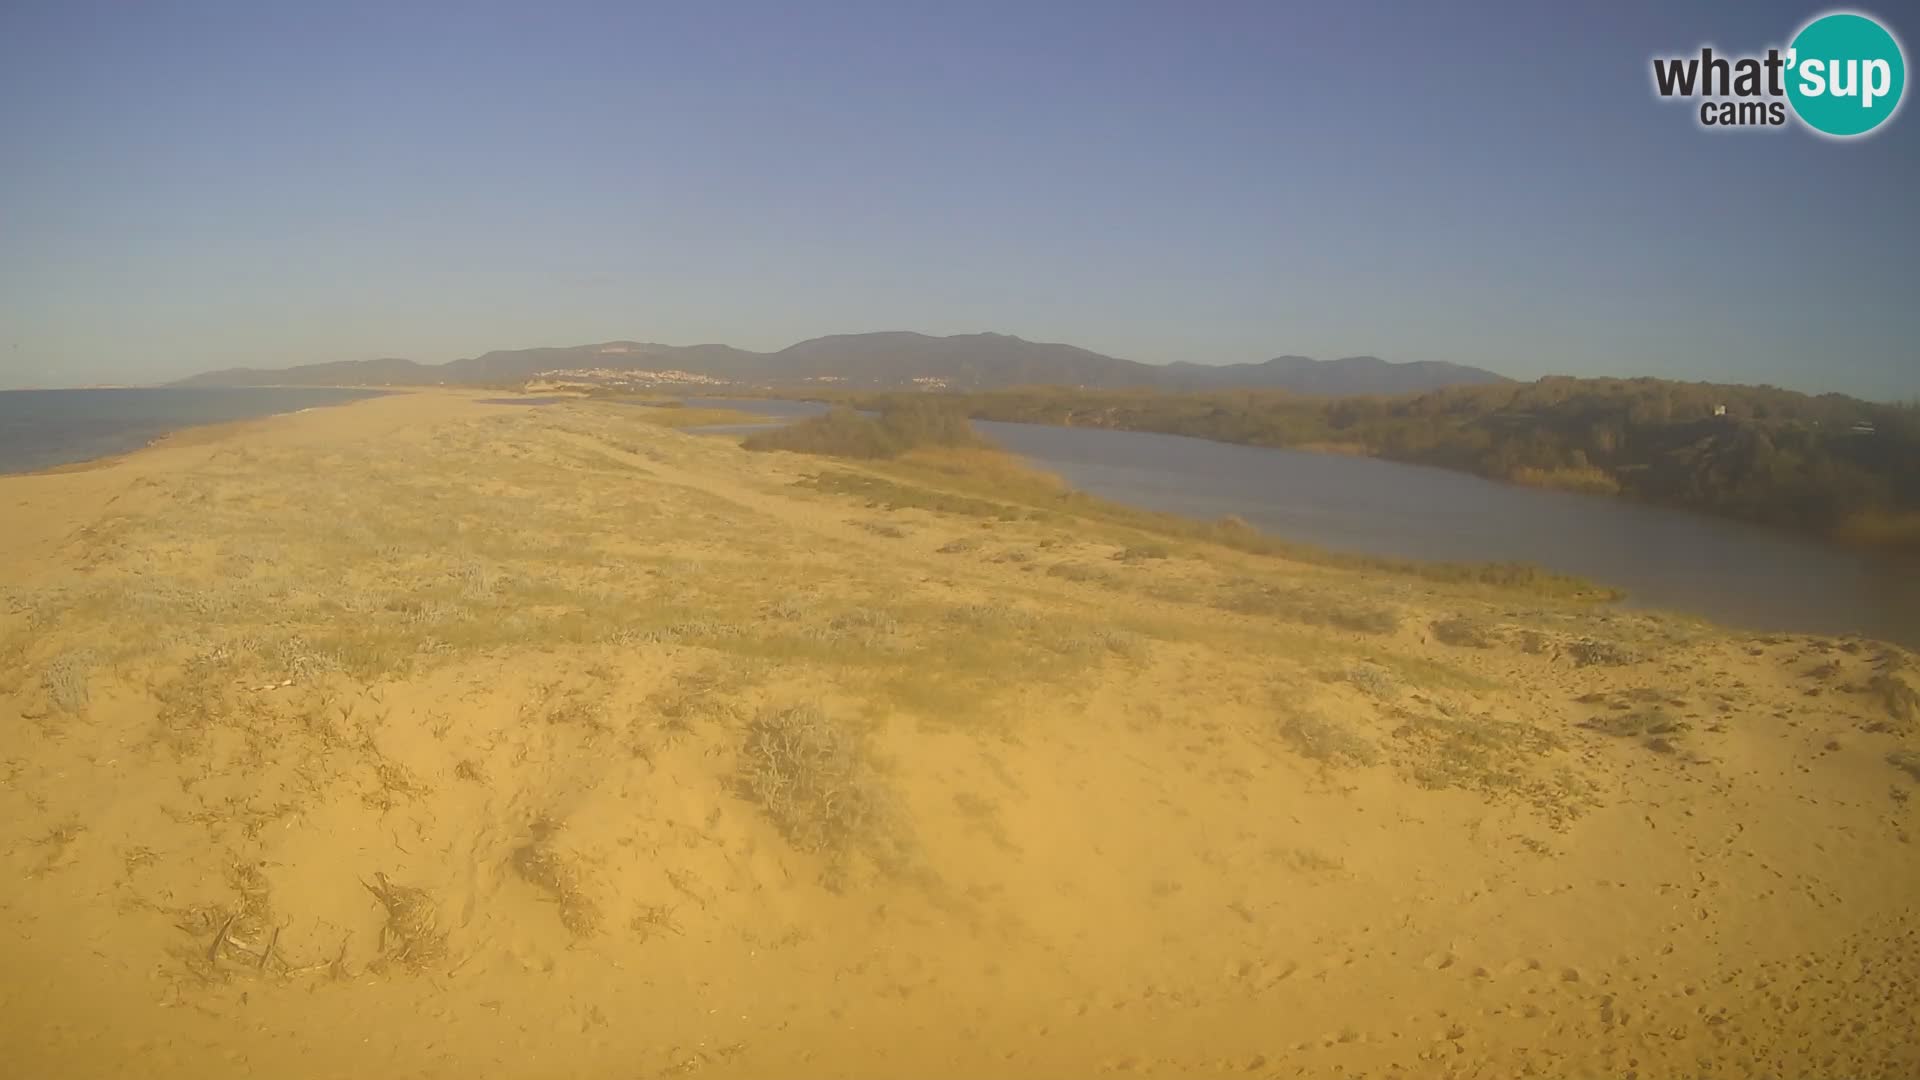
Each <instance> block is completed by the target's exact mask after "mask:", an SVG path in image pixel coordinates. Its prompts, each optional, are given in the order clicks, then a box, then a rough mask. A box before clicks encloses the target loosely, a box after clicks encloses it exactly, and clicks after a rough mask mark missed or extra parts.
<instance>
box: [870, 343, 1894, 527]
mask: <svg viewBox="0 0 1920 1080" xmlns="http://www.w3.org/2000/svg"><path fill="white" fill-rule="evenodd" d="M916 400H918V401H920V402H923V403H924V402H926V401H927V397H926V396H925V395H911V394H907V395H879V396H876V397H869V398H863V399H860V401H859V403H861V404H865V405H870V406H882V405H889V404H891V405H898V404H901V403H903V402H909V401H916ZM940 400H942V401H944V402H945V403H947V404H948V405H949V406H958V407H959V408H962V409H964V410H965V411H966V413H967V414H968V415H970V416H973V417H975V418H979V419H989V420H1018V421H1028V422H1037V423H1047V424H1063V425H1069V426H1078V427H1107V428H1121V429H1126V430H1133V431H1158V432H1166V433H1170V434H1176V435H1192V436H1198V437H1200V438H1206V439H1215V440H1218V441H1222V442H1236V443H1249V444H1252V445H1256V446H1279V447H1303V448H1313V449H1340V450H1346V451H1349V452H1355V453H1364V454H1370V455H1374V456H1377V457H1383V458H1390V459H1393V460H1396V461H1407V462H1415V463H1420V464H1428V465H1440V466H1445V467H1448V468H1454V469H1462V470H1466V471H1470V472H1475V473H1479V474H1480V475H1483V476H1489V477H1494V478H1496V479H1502V480H1512V481H1518V482H1523V483H1537V484H1547V485H1553V486H1565V487H1573V488H1579V489H1583V490H1592V491H1608V492H1611V491H1617V492H1619V493H1621V494H1625V495H1628V496H1631V497H1634V498H1639V499H1645V500H1648V501H1650V502H1657V503H1663V504H1666V505H1670V506H1680V507H1688V508H1692V509H1697V510H1704V511H1708V512H1711V513H1716V514H1724V515H1728V516H1732V517H1738V518H1744V519H1747V520H1751V521H1759V522H1765V523H1768V524H1774V525H1780V526H1785V527H1790V528H1796V529H1803V530H1809V531H1814V532H1819V533H1823V534H1835V533H1842V534H1851V535H1854V536H1858V537H1861V538H1866V539H1873V540H1878V541H1881V542H1887V543H1897V544H1899V545H1901V546H1912V547H1915V548H1916V549H1920V407H1916V406H1915V405H1884V404H1875V403H1871V402H1865V401H1859V400H1856V399H1854V398H1849V397H1845V396H1843V395H1839V394H1823V395H1820V396H1810V395H1806V394H1799V393H1794V392H1792V391H1788V390H1781V389H1778V388H1775V387H1769V386H1759V387H1755V386H1724V385H1716V384H1710V383H1679V382H1669V381H1666V380H1661V379H1574V378H1566V377H1555V378H1546V379H1541V380H1539V381H1538V382H1533V383H1507V384H1498V385H1489V386H1462V387H1452V388H1449V389H1444V390H1437V391H1434V392H1431V393H1426V394H1420V395H1417V396H1409V397H1392V398H1386V397H1379V398H1373V397H1367V398H1313V397H1302V396H1296V395H1292V394H1287V393H1282V392H1276V391H1231V392H1219V393H1204V394H1163V393H1154V392H1151V391H1086V390H1062V389H1047V388H1039V389H1019V390H1005V391H994V392H987V393H979V394H969V395H941V396H940ZM922 407H923V408H924V407H925V406H924V405H923V406H922Z"/></svg>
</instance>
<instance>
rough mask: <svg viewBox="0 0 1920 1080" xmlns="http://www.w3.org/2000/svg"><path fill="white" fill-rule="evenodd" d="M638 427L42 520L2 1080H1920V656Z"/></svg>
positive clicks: (484, 417) (1, 566)
mask: <svg viewBox="0 0 1920 1080" xmlns="http://www.w3.org/2000/svg"><path fill="white" fill-rule="evenodd" d="M644 412H645V411H644V410H635V409H631V408H623V407H620V406H616V405H603V404H593V403H579V404H566V405H556V406H550V407H546V408H539V409H529V408H518V407H505V406H499V405H487V404H481V403H478V402H476V401H474V400H472V399H470V398H468V397H464V396H462V395H459V394H439V393H422V394H414V395H400V396H394V397H388V398H380V399H374V400H370V401H366V402H361V403H357V404H354V405H351V406H346V407H341V408H334V409H325V410H317V411H313V412H308V413H303V414H299V415H295V416H286V417H278V418H273V419H270V420H264V421H258V422H252V423H248V424H245V425H238V426H236V427H234V428H231V429H224V430H221V431H219V432H213V433H205V434H202V435H199V436H195V437H193V438H185V439H179V440H173V441H171V442H169V443H168V444H166V445H162V446H160V447H157V448H154V449H151V450H147V451H143V452H141V453H139V454H135V455H131V456H129V457H127V458H124V459H120V460H118V461H115V462H111V463H107V464H104V465H102V466H101V467H98V468H94V469H90V470H86V471H79V472H68V473H62V474H57V475H44V476H27V477H13V478H4V479H0V507H4V508H5V512H6V516H7V522H8V525H7V528H6V529H5V530H4V535H0V556H3V558H0V585H4V601H5V603H4V605H3V606H0V860H4V863H5V870H4V874H3V875H0V916H3V917H0V969H3V970H5V971H6V973H7V975H6V977H5V979H4V980H0V1063H3V1064H0V1070H3V1071H4V1072H5V1073H6V1074H7V1075H12V1076H22V1077H35V1076H47V1077H52V1076H60V1077H75V1076H108V1075H127V1074H139V1075H144V1076H154V1077H174V1076H178V1077H189V1076H191V1077H209V1076H255V1075H281V1076H298V1077H334V1076H339V1077H349V1076H350V1077H355V1078H361V1077H366V1076H369V1075H371V1076H383V1077H384V1076H419V1077H439V1076H449V1077H451V1076H475V1075H484V1076H609V1077H653V1076H679V1075H701V1076H860V1077H866V1076H929V1077H932V1076H956V1077H957V1076H982V1075H1006V1076H1036V1077H1037V1076H1048V1077H1057V1076H1080V1075H1091V1074H1096V1073H1107V1072H1112V1073H1132V1074H1143V1075H1163V1076H1186V1075H1193V1074H1197V1073H1214V1072H1221V1073H1233V1074H1243V1075H1251V1076H1271V1077H1287V1076H1334V1075H1338V1076H1342V1077H1347V1078H1354V1077H1363V1076H1371V1077H1385V1076H1460V1077H1510V1076H1525V1075H1539V1076H1552V1077H1581V1076H1596V1077H1597V1076H1607V1077H1617V1076H1638V1077H1663V1076H1681V1075H1688V1076H1692V1075H1725V1076H1779V1077H1798V1076H1812V1075H1820V1076H1848V1077H1911V1076H1915V1075H1920V1030H1917V1022H1916V1016H1917V1015H1920V948H1916V947H1917V946H1920V929H1916V927H1920V920H1916V915H1920V910H1917V909H1920V862H1916V859H1915V858H1914V848H1913V846H1912V843H1911V841H1912V837H1913V834H1914V832H1915V831H1916V827H1917V826H1920V811H1917V810H1916V804H1915V801H1914V799H1913V795H1914V793H1915V791H1916V789H1920V739H1917V738H1916V732H1917V731H1920V693H1916V688H1917V687H1920V664H1916V662H1915V660H1914V658H1913V657H1912V656H1910V655H1909V654H1907V653H1906V652H1904V651H1903V650H1900V649H1897V648H1894V647H1891V646H1887V645H1882V644H1879V643H1876V642H1869V641H1855V640H1828V639H1816V638H1806V637H1764V638H1761V637H1754V636H1751V635H1744V634H1739V633H1733V632H1728V631H1725V630H1721V629H1718V628H1714V627H1711V626H1706V625H1703V624H1700V623H1698V622H1695V621H1691V620H1687V619H1683V618H1679V617H1668V616H1658V615H1649V614H1644V613H1632V614H1619V613H1606V612H1602V611H1596V610H1593V609H1590V608H1581V607H1577V606H1574V605H1570V604H1564V603H1560V602H1557V601H1552V600H1546V599H1541V598H1538V597H1534V596H1529V595H1526V594H1521V593H1502V592H1495V591H1489V590H1473V589H1466V588H1454V587H1446V586H1440V585H1435V584H1433V583H1430V582H1425V581H1418V580H1413V579H1407V578H1399V577H1393V576H1386V575H1371V576H1370V575H1362V574H1357V573H1352V572H1347V571H1337V570H1329V569H1326V568H1323V567H1313V566H1304V565H1298V564H1293V563H1288V562H1284V561H1281V560H1276V559H1272V558H1261V557H1255V556H1249V555H1244V554H1240V553H1236V552H1232V551H1227V550H1222V549H1217V548H1211V547H1207V546H1205V545H1201V544H1195V543H1187V542H1171V543H1161V542H1157V541H1155V540H1154V539H1153V538H1152V537H1146V536H1142V535H1139V534H1134V533H1128V532H1127V531H1125V530H1123V529H1119V528H1116V527H1112V526H1104V525H1095V524H1091V523H1087V522H1083V521H1076V520H1075V519H1073V518H1072V517H1071V516H1068V515H1064V514H1060V513H1050V512H1047V511H1046V510H1044V509H1041V510H1035V509H1034V508H1032V507H1026V506H1015V505H1009V506H992V505H987V504H983V503H981V502H980V500H978V499H977V498H971V499H959V500H951V501H950V502H948V503H945V504H941V505H943V506H944V508H943V509H941V510H938V511H934V510H928V509H919V508H897V509H890V508H889V507H888V506H885V505H874V504H870V503H868V502H866V501H862V500H859V499H854V498H849V497H847V496H845V495H841V494H834V493H833V492H832V490H831V489H832V487H833V485H831V484H821V483H818V482H817V481H814V480H811V479H810V478H814V477H818V476H819V475H821V474H822V473H827V474H832V473H835V472H837V471H845V470H849V469H853V468H855V467H854V466H850V465H844V464H839V463H832V462H827V461H824V460H821V459H814V458H806V457H800V456H794V455H785V454H772V455H754V454H748V453H746V452H744V451H742V450H740V449H739V448H738V447H737V446H735V445H733V444H732V443H730V442H728V441H726V440H724V439H720V438H714V437H703V436H698V435H689V434H684V433H681V432H677V431H673V430H669V429H668V428H666V427H662V426H659V425H656V424H652V423H649V422H647V417H646V416H644V415H642V414H643V413H644ZM823 489H826V490H823Z"/></svg>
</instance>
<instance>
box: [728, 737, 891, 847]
mask: <svg viewBox="0 0 1920 1080" xmlns="http://www.w3.org/2000/svg"><path fill="white" fill-rule="evenodd" d="M737 781H738V785H739V788H740V792H741V794H742V795H743V796H745V797H746V798H748V799H750V800H752V801H753V802H755V803H757V804H758V805H759V806H760V808H761V810H763V811H764V812H765V813H766V815H767V817H768V818H769V819H770V820H771V821H772V822H773V824H774V827H775V828H777V829H779V830H780V835H781V836H783V837H785V838H786V840H787V842H788V843H789V844H792V845H793V846H794V847H795V848H797V849H799V850H801V851H804V852H807V853H809V854H817V855H825V856H827V857H829V858H839V857H842V856H845V855H847V854H849V853H851V852H853V851H856V850H866V851H868V852H869V853H870V854H872V855H874V856H875V859H876V862H879V863H881V864H882V865H883V866H887V865H889V864H890V863H893V862H896V861H897V856H899V855H900V854H901V853H902V852H903V850H904V847H903V845H904V823H903V822H902V821H901V819H900V817H899V814H898V811H897V809H896V803H895V800H894V798H893V794H892V792H891V791H890V790H889V789H888V787H887V786H886V784H885V783H884V781H883V779H882V777H881V776H880V774H879V771H878V770H877V769H876V768H875V766H874V764H873V761H872V759H871V758H870V756H869V755H868V752H867V750H866V746H865V743H864V740H863V739H862V738H861V737H860V736H859V735H858V734H857V733H855V732H853V731H851V730H849V729H848V728H846V727H845V726H843V725H841V724H839V723H837V722H836V721H834V720H833V719H832V718H830V717H828V716H827V715H826V714H825V713H823V712H821V711H820V710H819V709H818V708H815V707H814V706H812V705H795V706H790V707H788V708H785V709H777V710H772V711H769V712H765V713H762V714H761V715H759V716H758V717H755V718H754V719H753V720H752V721H750V722H749V723H748V724H747V734H746V739H745V741H744V742H743V744H742V745H741V748H740V763H739V770H738V776H737Z"/></svg>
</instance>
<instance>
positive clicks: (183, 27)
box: [0, 0, 1920, 398]
mask: <svg viewBox="0 0 1920 1080" xmlns="http://www.w3.org/2000/svg"><path fill="white" fill-rule="evenodd" d="M1821 10H1825V9H1824V8H1823V7H1820V6H1816V5H1811V4H1777V3H1727V4H1716V5H1706V4H1673V3H1645V4H1604V5H1603V4H1588V5H1576V4H1557V3H1516V4H1502V5H1494V4H1473V5H1454V4H1429V3H1415V2H1406V3H1393V4H1370V3H1338V4H1334V3H1328V4H1325V5H1310V4H1283V3H1277V2H1272V3H1248V4H1230V3H1201V4H1194V3H1165V4H1129V3H1088V4H1046V3H1017V4H1004V5H1002V4H990V3H983V2H963V3H947V4H919V3H902V2H898V0H895V2H890V3H874V4H858V5H854V4H839V5H830V4H824V3H822V4H791V3H786V4H765V5H759V4H755V5H742V4H727V3H721V2H715V3H675V4H668V5H658V6H654V5H647V4H639V3H609V4H569V3H561V2H554V3H525V2H517V3H512V4H486V3H444V4H431V3H382V4H368V5H355V4H348V3H339V2H332V0H329V2H324V3H319V2H316V3H307V4H277V3H233V4H180V3H152V4H146V3H142V4H127V3H113V4H90V3H84V2H75V0H56V2H39V0H7V2H6V3H4V4H0V385H62V384H76V383H86V382H95V381H136V382H137V381H149V380H156V379H161V378H169V377H174V376H179V375H184V374H188V373H191V372H194V371H198V370H203V369H206V368H212V367H221V366H228V365H233V364H253V365H264V366H279V365H283V364H292V363H303V362H310V361H317V360H334V359H353V358H366V357H376V356H406V357H411V358H414V359H417V360H421V361H424V362H438V361H444V360H448V359H452V358H455V357H458V356H465V355H472V354H476V353H479V352H483V351H486V350H488V349H493V348H514V347H522V346H530V345H554V344H576V343H583V342H590V341H599V340H606V339H612V338H637V339H641V340H653V341H662V342H668V343H675V344H687V343H693V342H702V341H724V342H729V343H732V344H736V345H741V346H745V347H748V348H760V349H768V348H776V347H779V346H783V345H786V344H789V343H791V342H793V341H796V340H800V339H803V338H806V337H811V336H814V335H817V334H824V333H837V332H849V331H858V330H877V329H913V330H921V331H925V332H929V333H940V334H944V333H955V332H962V331H973V330H997V331H1002V332H1006V333H1013V334H1018V335H1020V336H1023V337H1027V338H1032V339H1037V340H1055V341H1068V342H1072V343H1075V344H1079V345H1084V346H1086V347H1088V348H1092V349H1097V350H1100V351H1102V352H1108V353H1112V354H1115V355H1119V356H1125V357H1130V358H1133V359H1139V360H1147V361H1155V362H1158V361H1168V360H1192V361H1198V362H1227V361H1246V360H1261V359H1265V358H1267V357H1270V356H1273V355H1276V354H1280V353H1305V354H1308V355H1314V356H1321V357H1330V356H1340V355H1349V354H1355V353H1374V354H1378V355H1381V356H1385V357H1387V358H1388V359H1395V360H1413V359H1426V360H1452V361H1457V362H1462V363H1471V364H1480V365H1484V366H1487V367H1491V368H1494V369H1496V370H1499V371H1503V372H1506V373H1509V374H1512V375H1516V376H1520V377H1533V376H1537V375H1541V374H1546V373H1574V374H1592V375H1601V374H1608V375H1633V374H1657V375H1664V376H1670V377H1677V378H1699V379H1716V380H1729V381H1741V382H1773V383H1777V384H1781V385H1787V386H1793V387H1797V388H1802V389H1815V390H1822V389H1837V390H1842V391H1846V392H1851V393H1857V394H1863V395H1867V396H1871V397H1878V398H1891V397H1900V398H1905V397H1910V396H1913V395H1916V394H1920V350H1917V348H1916V342H1920V288H1917V287H1916V285H1917V284H1920V282H1917V280H1916V273H1915V270H1914V266H1915V256H1916V242H1917V241H1920V209H1916V194H1915V193H1916V192H1917V191H1920V167H1917V166H1920V111H1916V108H1915V107H1914V106H1912V105H1911V104H1909V105H1908V107H1906V108H1905V109H1903V111H1902V113H1901V114H1900V115H1899V116H1898V117H1896V118H1895V119H1894V121H1893V122H1892V126H1891V128H1890V129H1888V130H1885V131H1883V132H1882V133H1881V134H1879V135H1877V136H1875V137H1872V138H1870V139H1868V140H1865V141H1856V142H1853V143H1837V142H1829V141H1824V140H1821V139H1817V138H1815V137H1813V136H1811V135H1809V134H1808V133H1806V132H1805V131H1803V130H1800V129H1798V128H1789V129H1787V130H1778V129H1772V130H1760V131H1748V132H1739V133H1710V132H1705V131H1702V130H1700V129H1698V128H1697V127H1696V126H1695V123H1694V120H1693V117H1692V114H1691V111H1690V107H1689V106H1687V105H1685V104H1680V103H1673V102H1659V101H1656V100H1655V99H1654V98H1653V95H1652V91H1651V89H1650V78H1649V74H1648V61H1649V58H1650V57H1651V56H1652V55H1653V54H1655V53H1656V52H1657V53H1674V54H1678V53H1684V52H1687V51H1690V50H1696V49H1697V48H1698V47H1699V46H1700V45H1701V44H1703V43H1707V42H1711V43H1713V44H1715V45H1717V46H1719V47H1721V48H1723V49H1726V50H1739V51H1747V50H1754V51H1758V50H1761V49H1764V48H1765V47H1766V46H1767V45H1770V44H1780V45H1784V44H1785V42H1786V40H1787V38H1788V37H1789V36H1790V34H1791V33H1792V32H1793V30H1795V29H1796V28H1797V27H1798V26H1799V25H1800V24H1801V23H1802V22H1804V21H1805V20H1806V19H1807V18H1808V17H1809V16H1811V15H1812V14H1814V13H1816V12H1818V11H1821ZM1868 10H1873V9H1872V8H1871V7H1869V8H1868ZM1882 13H1883V14H1885V15H1886V16H1888V18H1889V21H1890V22H1891V24H1892V26H1893V28H1894V30H1895V32H1896V33H1901V34H1903V35H1905V40H1906V41H1907V43H1908V52H1909V58H1910V59H1914V57H1913V54H1914V52H1915V44H1914V43H1915V41H1916V40H1920V11H1916V10H1915V9H1914V8H1913V7H1911V6H1906V5H1902V6H1898V7H1894V6H1889V7H1887V8H1885V9H1884V10H1883V11H1882ZM1903 16H1904V18H1903ZM1905 24H1911V25H1905ZM1915 93H1920V90H1910V91H1909V94H1908V96H1913V94H1915Z"/></svg>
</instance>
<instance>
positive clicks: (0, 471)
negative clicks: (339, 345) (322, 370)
mask: <svg viewBox="0 0 1920 1080" xmlns="http://www.w3.org/2000/svg"><path fill="white" fill-rule="evenodd" d="M209 390H211V391H214V392H220V391H223V390H282V391H284V390H307V391H332V392H336V393H337V392H342V391H347V392H351V393H353V394H355V395H357V396H355V397H349V398H344V399H339V400H332V401H324V402H320V403H318V404H290V405H289V407H287V408H284V409H280V408H276V409H271V410H268V411H264V412H259V413H254V414H252V415H249V416H241V417H231V418H216V419H209V420H202V421H187V422H185V423H181V424H179V425H178V426H172V427H167V428H166V429H165V430H162V431H160V432H159V433H158V434H156V435H151V436H148V437H147V438H146V440H145V441H144V442H142V443H141V444H140V445H138V446H133V447H128V448H125V449H119V450H112V451H108V452H105V453H97V454H96V453H91V452H89V453H88V456H84V457H77V458H74V459H72V460H69V461H63V462H59V463H57V464H53V465H40V466H36V467H33V468H28V469H7V468H0V477H12V476H47V475H62V474H69V473H76V472H86V471H91V470H94V469H99V468H104V467H106V466H108V465H110V464H112V463H114V462H118V461H121V460H124V459H126V458H129V457H131V456H133V455H135V454H139V453H142V452H144V451H147V450H153V449H163V448H166V447H169V446H184V445H191V439H192V438H193V433H195V432H200V431H204V430H205V429H207V428H222V427H232V426H238V425H245V424H250V423H253V422H256V421H259V420H266V419H271V418H273V417H276V416H289V415H294V414H297V413H301V412H306V411H308V410H310V409H325V408H334V407H337V406H341V405H351V404H355V403H357V402H360V401H365V400H370V399H372V398H376V397H381V396H384V395H387V394H392V393H399V392H404V391H394V390H389V389H381V388H375V387H351V386H325V387H322V386H312V387H173V386H87V387H60V388H53V389H44V390H9V391H5V393H11V394H40V393H60V394H79V393H94V392H105V393H122V394H124V393H148V392H153V391H169V392H171V391H181V392H186V393H201V392H206V391H209Z"/></svg>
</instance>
